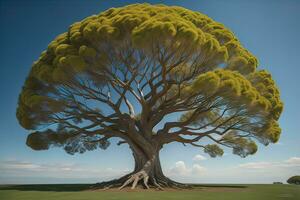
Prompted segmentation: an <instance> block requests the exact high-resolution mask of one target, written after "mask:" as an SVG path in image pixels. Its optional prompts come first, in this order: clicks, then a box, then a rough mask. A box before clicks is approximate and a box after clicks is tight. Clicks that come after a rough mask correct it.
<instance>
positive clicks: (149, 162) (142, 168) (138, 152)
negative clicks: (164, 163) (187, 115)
mask: <svg viewBox="0 0 300 200" xmlns="http://www.w3.org/2000/svg"><path fill="white" fill-rule="evenodd" d="M129 146H130V148H131V150H132V154H133V157H134V161H135V167H134V170H133V172H131V173H129V174H127V175H125V176H123V177H121V178H119V179H115V180H112V181H108V182H102V183H99V184H97V185H96V186H97V187H98V188H99V187H100V188H112V187H118V188H119V189H123V188H124V187H127V186H130V185H131V189H134V188H135V187H136V186H137V185H142V186H143V187H144V188H147V189H149V188H150V187H153V188H157V189H160V190H163V188H166V187H175V188H187V187H189V186H188V185H186V184H181V183H178V182H175V181H173V180H171V179H169V178H168V177H166V176H165V175H164V174H163V171H162V168H161V164H160V159H159V150H160V148H154V147H153V148H152V149H146V148H143V147H141V146H137V145H135V144H133V143H129Z"/></svg>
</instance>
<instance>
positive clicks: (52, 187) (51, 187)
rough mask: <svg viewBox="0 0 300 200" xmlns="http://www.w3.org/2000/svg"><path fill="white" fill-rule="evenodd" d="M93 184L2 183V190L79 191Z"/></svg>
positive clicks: (0, 188) (0, 187)
mask: <svg viewBox="0 0 300 200" xmlns="http://www.w3.org/2000/svg"><path fill="white" fill-rule="evenodd" d="M91 186H93V184H41V185H37V184H33V185H0V190H20V191H55V192H79V191H83V190H88V189H89V188H90V187H91Z"/></svg>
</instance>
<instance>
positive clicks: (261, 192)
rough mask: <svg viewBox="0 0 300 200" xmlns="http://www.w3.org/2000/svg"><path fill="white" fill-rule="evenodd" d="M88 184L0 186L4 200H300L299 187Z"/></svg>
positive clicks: (2, 199)
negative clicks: (106, 188) (177, 188)
mask: <svg viewBox="0 0 300 200" xmlns="http://www.w3.org/2000/svg"><path fill="white" fill-rule="evenodd" d="M88 188H89V185H79V184H72V185H15V186H5V185H2V186H0V199H1V200H52V199H53V200H94V199H97V200H99V199H101V200H119V199H120V200H129V199H130V200H136V199H139V200H143V199H145V200H147V199H149V200H169V199H170V200H171V199H172V200H177V199H178V200H179V199H180V200H181V199H182V200H196V199H197V200H218V199H221V200H277V199H287V200H300V186H296V185H197V187H195V189H193V190H182V191H153V190H151V191H130V190H129V191H115V190H112V191H99V190H97V191H90V190H88Z"/></svg>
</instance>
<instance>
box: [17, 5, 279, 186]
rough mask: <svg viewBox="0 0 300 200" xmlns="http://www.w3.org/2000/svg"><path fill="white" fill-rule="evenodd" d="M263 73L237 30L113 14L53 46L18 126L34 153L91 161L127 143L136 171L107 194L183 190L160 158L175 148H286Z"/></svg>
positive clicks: (174, 11)
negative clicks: (114, 143)
mask: <svg viewBox="0 0 300 200" xmlns="http://www.w3.org/2000/svg"><path fill="white" fill-rule="evenodd" d="M257 65H258V62H257V59H256V58H255V57H254V56H253V55H252V54H251V53H250V52H249V51H248V50H246V49H245V48H244V47H243V46H242V45H241V44H240V42H239V40H238V39H237V38H236V37H235V36H234V34H233V33H232V32H231V31H230V30H228V29H227V28H226V27H224V26H223V25H222V24H220V23H217V22H215V21H213V20H212V19H210V18H209V17H207V16H206V15H204V14H201V13H198V12H193V11H190V10H187V9H184V8H181V7H175V6H172V7H169V6H164V5H150V4H134V5H129V6H125V7H121V8H111V9H109V10H107V11H105V12H102V13H100V14H99V15H93V16H90V17H88V18H86V19H84V20H83V21H81V22H76V23H74V24H73V25H71V26H70V27H69V29H68V31H67V32H65V33H63V34H61V35H59V36H58V37H57V38H56V39H55V40H53V41H52V42H51V43H50V44H49V46H48V48H47V49H46V51H44V52H43V53H42V54H41V56H40V58H39V59H38V60H37V61H36V62H35V63H34V64H33V66H32V69H31V71H30V73H29V76H28V78H27V80H26V81H25V84H24V87H23V90H22V92H21V94H20V97H19V103H18V109H17V118H18V120H19V122H20V124H21V125H22V126H23V127H24V128H25V129H28V130H31V133H30V134H29V136H28V138H27V142H26V143H27V145H28V146H30V147H31V148H32V149H34V150H45V149H48V148H49V147H52V146H59V147H62V148H64V150H65V151H66V152H67V153H69V154H74V153H84V152H85V151H91V150H95V149H98V148H101V149H106V148H108V146H109V145H110V139H111V138H119V139H120V140H119V142H118V145H121V144H128V145H129V147H130V148H131V150H132V152H133V157H134V160H135V168H134V171H133V172H132V173H130V174H128V175H126V176H124V177H121V178H120V179H118V180H114V181H111V182H107V183H105V184H104V185H107V186H108V185H110V184H111V185H115V186H121V185H122V184H123V183H124V184H123V186H126V185H128V184H130V183H133V186H132V187H133V188H134V187H135V186H136V184H138V183H139V182H141V181H140V180H143V181H144V184H145V186H146V187H148V182H149V184H150V185H153V186H156V187H159V188H161V187H167V186H182V185H181V184H180V183H177V182H174V181H172V180H170V179H168V178H167V177H165V176H164V174H163V172H162V169H161V165H160V161H159V151H160V149H162V148H163V146H164V145H166V144H168V143H172V142H179V143H182V144H184V145H192V146H195V147H197V148H199V149H203V150H204V152H205V153H207V154H209V155H210V156H211V157H217V156H222V154H223V149H222V147H225V148H231V149H232V152H233V153H234V154H237V155H239V156H241V157H245V156H247V155H250V154H254V153H255V152H256V151H257V146H256V143H255V142H257V141H258V142H261V143H262V144H264V145H268V144H269V143H275V142H277V141H278V139H279V136H280V132H281V130H280V127H279V125H278V123H277V121H278V119H279V116H280V114H281V112H282V108H283V104H282V102H281V100H280V95H279V90H278V88H277V87H276V85H275V83H274V81H273V79H272V78H271V75H270V74H269V73H268V72H267V71H266V70H257ZM172 116H173V117H172ZM174 116H178V119H176V120H174ZM175 118H176V117H175ZM203 139H204V140H203ZM123 186H122V187H123Z"/></svg>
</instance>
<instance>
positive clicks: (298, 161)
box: [285, 157, 300, 167]
mask: <svg viewBox="0 0 300 200" xmlns="http://www.w3.org/2000/svg"><path fill="white" fill-rule="evenodd" d="M285 163H286V164H287V165H288V166H291V167H298V166H299V167H300V157H291V158H289V159H288V160H286V161H285Z"/></svg>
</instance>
